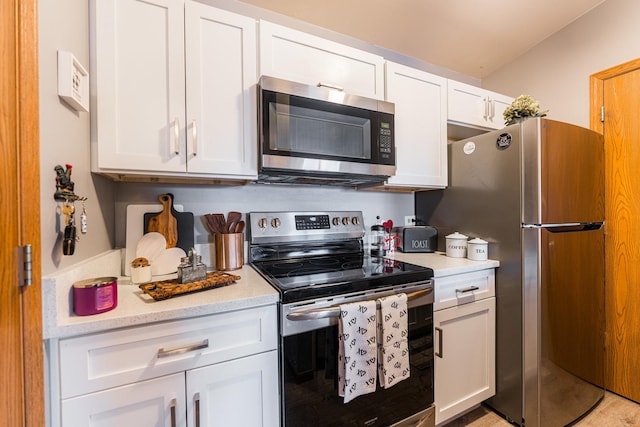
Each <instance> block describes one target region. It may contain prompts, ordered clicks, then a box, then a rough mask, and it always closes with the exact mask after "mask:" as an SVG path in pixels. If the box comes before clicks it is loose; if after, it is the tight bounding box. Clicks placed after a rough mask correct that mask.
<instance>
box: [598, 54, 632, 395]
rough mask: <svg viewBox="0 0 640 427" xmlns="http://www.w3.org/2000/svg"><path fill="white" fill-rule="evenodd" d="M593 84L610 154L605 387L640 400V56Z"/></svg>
mask: <svg viewBox="0 0 640 427" xmlns="http://www.w3.org/2000/svg"><path fill="white" fill-rule="evenodd" d="M591 88H592V93H591V128H592V129H595V130H598V131H600V132H602V133H603V135H604V143H605V158H606V160H605V172H606V192H605V198H606V204H605V220H606V237H605V253H606V261H605V263H606V273H605V280H606V297H605V300H606V325H607V332H606V334H607V375H606V377H607V380H606V388H607V389H609V390H611V391H613V392H614V393H617V394H620V395H622V396H625V397H627V398H629V399H632V400H635V401H637V402H640V357H638V354H640V220H639V219H640V178H639V177H638V171H640V122H639V121H638V111H640V97H638V94H639V93H640V59H638V60H635V61H631V62H629V63H626V64H622V65H619V66H616V67H614V68H611V69H609V70H605V71H602V72H600V73H598V74H595V75H593V76H591ZM601 107H604V117H603V119H601V111H602V110H601Z"/></svg>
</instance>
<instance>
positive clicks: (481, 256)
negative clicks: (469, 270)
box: [467, 238, 489, 261]
mask: <svg viewBox="0 0 640 427" xmlns="http://www.w3.org/2000/svg"><path fill="white" fill-rule="evenodd" d="M488 247H489V243H487V242H486V241H485V240H482V239H479V238H475V239H471V240H469V242H467V258H469V259H470V260H473V261H486V260H487V255H488V252H489V251H488Z"/></svg>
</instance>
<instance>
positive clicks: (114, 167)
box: [91, 0, 257, 179]
mask: <svg viewBox="0 0 640 427" xmlns="http://www.w3.org/2000/svg"><path fill="white" fill-rule="evenodd" d="M91 17H92V19H91V25H92V40H93V42H92V52H91V77H92V79H91V82H92V98H93V99H94V102H95V108H94V109H93V113H92V114H93V115H92V141H91V143H92V170H93V171H94V172H101V173H105V174H111V175H112V176H117V175H120V174H125V175H126V174H134V175H140V174H141V175H147V176H163V175H164V176H183V177H184V176H187V175H194V176H201V177H214V178H221V179H254V178H255V177H256V176H257V164H256V153H255V151H256V150H255V140H256V137H255V135H256V123H255V122H256V121H255V111H256V106H255V102H256V101H255V98H256V95H255V84H256V81H257V64H256V55H257V53H256V51H257V48H256V22H255V20H253V19H251V18H247V17H243V16H240V15H236V14H232V13H229V12H226V11H222V10H218V9H215V8H212V7H209V6H207V5H203V4H201V3H197V2H191V1H187V2H183V1H160V0H146V1H140V0H118V1H115V0H93V1H92V16H91Z"/></svg>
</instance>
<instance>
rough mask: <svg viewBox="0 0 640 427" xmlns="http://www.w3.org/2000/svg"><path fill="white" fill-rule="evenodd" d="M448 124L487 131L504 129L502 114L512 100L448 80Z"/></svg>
mask: <svg viewBox="0 0 640 427" xmlns="http://www.w3.org/2000/svg"><path fill="white" fill-rule="evenodd" d="M448 87H449V89H448V93H449V108H448V110H449V113H448V119H449V122H453V123H455V124H461V125H467V126H476V127H482V128H487V129H501V128H503V127H504V118H503V116H502V113H503V112H504V110H505V109H506V108H507V107H508V106H509V105H511V103H512V102H513V98H510V97H508V96H505V95H501V94H499V93H496V92H491V91H488V90H485V89H482V88H479V87H476V86H471V85H468V84H465V83H461V82H457V81H455V80H449V83H448Z"/></svg>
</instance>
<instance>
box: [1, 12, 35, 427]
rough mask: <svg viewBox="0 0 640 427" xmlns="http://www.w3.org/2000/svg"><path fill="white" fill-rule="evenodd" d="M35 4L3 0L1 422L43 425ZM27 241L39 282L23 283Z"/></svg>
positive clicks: (18, 424) (19, 424)
mask: <svg viewBox="0 0 640 427" xmlns="http://www.w3.org/2000/svg"><path fill="white" fill-rule="evenodd" d="M37 6H38V2H37V0H6V1H2V2H0V152H1V153H2V155H1V159H2V168H0V176H1V177H0V179H1V181H2V185H0V223H1V224H2V231H3V236H2V239H0V242H1V243H0V257H1V262H2V263H1V264H0V267H1V268H0V373H1V374H0V375H2V380H1V381H0V414H1V415H0V417H2V421H1V422H0V424H2V425H7V426H34V427H35V426H42V425H44V405H43V398H44V392H43V389H44V387H43V368H42V366H43V361H42V357H43V356H42V321H41V318H42V307H41V299H40V268H41V267H40V213H39V212H40V206H39V185H38V183H39V182H40V178H39V177H40V173H39V168H40V162H39V157H38V152H39V140H38V138H39V135H38V57H37V55H38V49H37V48H38V35H37V29H38V25H37ZM34 183H35V185H34ZM26 244H31V245H32V247H33V284H32V285H31V286H28V287H24V288H22V287H20V281H21V274H20V270H21V268H22V263H21V260H20V253H21V250H20V247H21V246H23V245H26Z"/></svg>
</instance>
